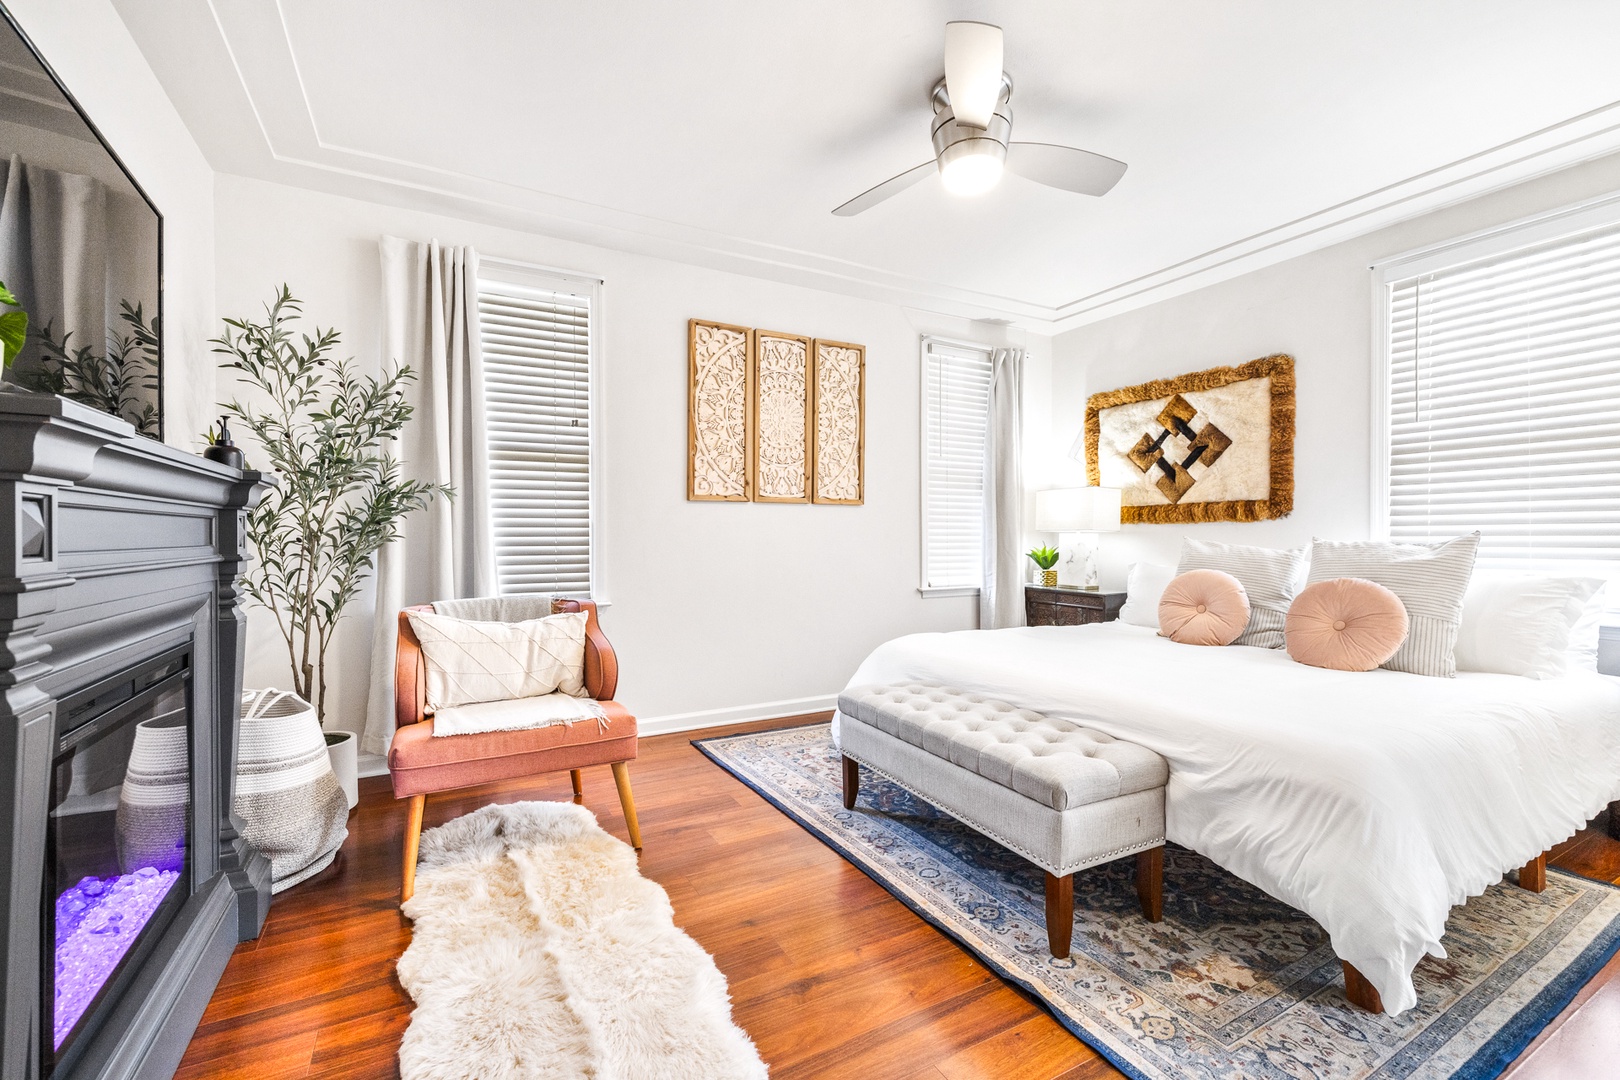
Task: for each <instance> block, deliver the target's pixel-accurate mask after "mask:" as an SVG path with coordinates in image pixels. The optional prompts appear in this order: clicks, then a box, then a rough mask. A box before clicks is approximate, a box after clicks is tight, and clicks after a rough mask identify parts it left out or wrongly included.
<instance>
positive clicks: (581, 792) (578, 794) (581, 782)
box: [568, 769, 585, 805]
mask: <svg viewBox="0 0 1620 1080" xmlns="http://www.w3.org/2000/svg"><path fill="white" fill-rule="evenodd" d="M568 779H569V780H571V781H573V784H574V803H575V805H583V804H584V802H585V777H583V776H581V775H580V772H579V770H578V769H569V770H568Z"/></svg>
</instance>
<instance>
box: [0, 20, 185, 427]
mask: <svg viewBox="0 0 1620 1080" xmlns="http://www.w3.org/2000/svg"><path fill="white" fill-rule="evenodd" d="M0 16H3V19H0V282H3V283H4V284H5V286H6V288H7V289H8V290H9V291H10V292H11V293H12V295H13V296H14V297H15V299H16V301H17V304H18V305H19V306H20V307H21V309H22V310H23V311H25V312H26V313H27V315H28V331H27V338H26V341H25V344H24V346H23V348H22V351H21V352H20V353H19V354H18V355H17V356H16V358H15V359H14V360H13V361H12V363H11V364H10V366H9V367H8V368H7V369H6V372H5V381H6V382H7V383H9V384H11V388H13V389H14V388H15V387H17V386H22V387H24V388H26V389H29V390H35V391H40V392H45V393H55V394H61V395H63V396H64V397H69V398H73V399H74V400H76V401H80V402H83V403H85V404H87V405H91V406H94V407H95V408H98V409H100V410H102V411H103V412H108V413H111V414H113V415H115V416H119V417H122V418H123V419H125V420H127V421H129V422H130V423H131V424H133V425H135V428H136V430H137V431H139V432H140V433H141V434H143V435H150V436H151V437H153V438H157V439H161V438H162V437H163V406H162V402H163V348H162V334H161V333H160V320H161V316H162V304H163V292H162V281H163V249H162V242H163V218H162V216H161V215H160V214H159V213H158V211H157V207H155V206H153V205H152V201H151V200H150V199H148V198H147V197H146V193H145V192H143V191H142V190H141V188H140V185H139V184H137V183H136V182H135V180H134V178H133V177H131V176H130V175H129V172H128V170H126V169H125V168H124V165H123V163H122V162H121V161H119V159H118V155H117V154H115V153H114V152H113V149H112V147H110V146H108V145H107V142H106V140H104V139H103V138H102V137H101V134H100V133H99V132H98V131H97V130H96V128H95V126H94V125H93V124H92V123H91V122H90V119H89V117H87V116H85V114H84V112H83V110H81V109H80V108H79V106H78V103H77V102H75V101H74V99H73V97H72V95H71V94H69V93H68V90H67V88H66V87H65V86H63V85H62V83H61V81H60V80H58V79H57V78H56V75H55V73H54V72H52V71H51V69H50V67H49V65H47V64H46V63H45V60H44V59H43V58H42V57H41V56H40V55H39V54H38V52H37V51H36V50H35V49H34V47H33V46H32V44H30V42H29V41H28V39H27V37H26V36H25V35H24V34H23V32H22V30H21V29H20V28H19V27H18V25H17V23H16V22H15V21H14V20H13V18H12V16H11V13H10V12H8V11H6V10H5V9H4V8H3V7H0ZM6 310H11V308H10V307H9V306H7V305H0V311H6Z"/></svg>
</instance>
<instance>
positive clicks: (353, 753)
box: [326, 731, 360, 810]
mask: <svg viewBox="0 0 1620 1080" xmlns="http://www.w3.org/2000/svg"><path fill="white" fill-rule="evenodd" d="M359 742H360V740H359V739H357V738H356V737H355V734H354V732H352V731H328V732H327V733H326V756H327V757H329V758H331V759H332V771H333V772H334V773H336V774H337V778H338V787H340V788H342V789H343V797H344V798H345V799H347V800H349V809H350V810H353V809H354V808H355V806H356V805H358V804H359V802H360V751H359Z"/></svg>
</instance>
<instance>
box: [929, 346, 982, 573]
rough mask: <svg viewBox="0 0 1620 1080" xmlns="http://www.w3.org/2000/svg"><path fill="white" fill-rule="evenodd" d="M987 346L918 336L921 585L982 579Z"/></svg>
mask: <svg viewBox="0 0 1620 1080" xmlns="http://www.w3.org/2000/svg"><path fill="white" fill-rule="evenodd" d="M989 412H990V351H989V350H988V349H980V348H974V347H972V346H968V345H957V344H952V343H948V342H943V341H937V340H934V339H924V342H923V479H922V483H923V582H922V583H923V588H925V589H956V588H978V587H979V586H980V585H981V584H983V581H984V559H983V551H984V440H985V428H986V425H987V424H988V421H989Z"/></svg>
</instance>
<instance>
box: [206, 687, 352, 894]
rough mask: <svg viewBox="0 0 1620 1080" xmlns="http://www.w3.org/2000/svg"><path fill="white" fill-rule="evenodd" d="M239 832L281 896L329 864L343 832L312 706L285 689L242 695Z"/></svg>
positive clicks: (344, 812)
mask: <svg viewBox="0 0 1620 1080" xmlns="http://www.w3.org/2000/svg"><path fill="white" fill-rule="evenodd" d="M232 807H233V808H234V809H235V811H236V814H237V816H238V817H240V818H241V819H242V821H243V822H244V823H245V824H246V828H244V829H243V832H242V835H243V836H244V838H246V839H247V841H248V842H249V843H251V844H252V845H253V846H254V847H256V848H258V849H259V851H261V852H263V853H264V855H265V856H266V857H268V858H269V860H270V891H271V892H280V891H281V890H283V889H286V888H289V887H291V886H293V885H296V884H298V883H299V882H300V881H303V880H304V879H305V878H308V877H313V876H314V875H315V874H318V873H320V872H321V871H322V870H325V869H326V868H327V867H328V866H330V865H331V863H332V859H333V857H334V856H335V855H336V854H337V850H338V848H339V847H341V846H342V844H343V840H344V838H345V837H347V836H348V835H349V827H348V820H349V803H348V800H347V799H345V798H344V797H343V791H342V789H341V788H340V787H338V780H337V776H336V775H334V774H333V772H332V763H331V761H330V760H329V759H328V758H327V756H326V738H325V736H324V735H323V734H322V733H321V725H320V723H319V722H318V721H317V720H316V719H315V709H314V707H312V706H311V705H310V703H309V702H307V701H305V700H304V699H303V698H301V697H299V696H298V695H297V694H291V693H288V692H287V691H285V690H274V689H271V690H248V691H246V692H244V693H243V694H242V709H241V723H240V727H239V731H238V735H237V749H236V799H235V801H234V802H233V803H232Z"/></svg>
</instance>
